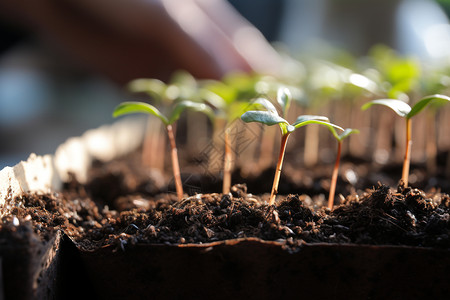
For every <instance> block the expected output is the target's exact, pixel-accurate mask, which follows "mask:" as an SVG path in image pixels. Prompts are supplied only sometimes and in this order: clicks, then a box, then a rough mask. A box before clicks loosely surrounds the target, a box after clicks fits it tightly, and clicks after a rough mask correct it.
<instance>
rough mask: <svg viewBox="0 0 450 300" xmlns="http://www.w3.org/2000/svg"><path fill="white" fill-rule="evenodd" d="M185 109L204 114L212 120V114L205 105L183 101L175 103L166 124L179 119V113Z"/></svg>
mask: <svg viewBox="0 0 450 300" xmlns="http://www.w3.org/2000/svg"><path fill="white" fill-rule="evenodd" d="M186 109H189V110H192V111H197V112H202V113H205V114H206V115H207V116H208V117H209V118H210V119H213V118H214V112H213V111H212V109H211V108H210V107H209V106H207V105H206V104H204V103H198V102H192V101H189V100H184V101H181V102H179V103H177V105H176V106H175V108H174V109H173V111H172V113H171V114H170V117H169V120H168V124H173V123H175V122H176V121H177V120H178V119H179V118H180V115H181V113H182V112H183V111H184V110H186Z"/></svg>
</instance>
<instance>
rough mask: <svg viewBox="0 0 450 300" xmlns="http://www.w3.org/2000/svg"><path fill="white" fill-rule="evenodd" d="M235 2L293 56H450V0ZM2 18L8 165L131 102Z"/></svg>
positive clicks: (1, 100) (118, 88)
mask: <svg viewBox="0 0 450 300" xmlns="http://www.w3.org/2000/svg"><path fill="white" fill-rule="evenodd" d="M180 1H181V0H180ZM229 2H230V3H231V4H232V5H233V6H234V7H235V8H236V9H237V10H238V11H239V12H240V13H241V14H242V15H243V16H244V17H245V18H246V19H247V20H249V21H250V22H251V23H252V24H253V25H254V26H255V27H256V28H258V29H259V30H260V31H261V32H262V33H263V35H264V36H265V37H266V39H267V40H268V41H270V42H272V43H276V44H278V45H282V47H283V49H287V50H288V51H289V53H292V54H293V55H296V54H298V53H314V55H316V56H320V55H326V52H327V51H328V49H330V48H329V46H332V47H336V48H339V49H343V50H346V51H348V52H349V53H351V54H353V55H364V54H366V53H367V51H368V49H370V48H371V46H373V45H374V44H379V43H383V44H385V45H388V46H390V47H392V48H394V49H396V50H398V51H399V52H400V53H402V54H405V55H416V56H417V57H419V58H420V59H422V60H424V61H426V62H428V63H430V64H438V63H439V62H440V61H441V60H443V59H446V58H448V56H449V55H450V25H449V20H448V14H449V12H450V0H440V1H436V0H315V1H309V0H284V1H281V0H258V1H248V0H247V1H244V0H230V1H229ZM256 3H257V4H256ZM255 4H256V5H255ZM30 9H32V8H30ZM1 17H4V16H3V15H2V14H1V13H0V35H1V39H0V141H1V144H0V145H1V146H0V169H1V168H3V167H4V166H11V165H14V164H16V163H18V162H19V161H20V160H25V159H26V158H27V157H28V155H29V154H30V153H31V152H34V153H36V154H40V155H42V154H48V153H53V152H54V151H55V149H56V147H57V146H58V145H59V144H61V143H62V142H64V141H65V140H66V139H67V138H68V137H70V136H79V135H81V134H82V133H83V132H84V131H86V130H87V129H90V128H95V127H98V126H100V125H103V124H106V123H111V122H113V119H112V117H111V113H112V110H113V108H114V107H115V106H116V105H117V104H118V103H119V102H121V101H124V100H127V99H126V94H125V93H124V91H123V87H122V85H121V84H117V83H115V82H114V81H112V80H111V79H110V78H108V77H107V76H104V75H102V74H96V73H92V72H91V71H90V68H89V66H85V65H82V64H80V63H79V62H77V61H76V60H74V59H73V57H71V56H70V55H69V54H68V53H65V52H64V51H62V50H61V49H59V48H58V47H55V45H54V44H51V43H46V42H45V41H43V40H42V39H38V38H36V36H35V35H34V34H33V32H31V31H30V30H26V29H23V28H22V27H21V26H17V24H15V22H14V21H11V20H10V19H8V18H1ZM124 55H126V53H124Z"/></svg>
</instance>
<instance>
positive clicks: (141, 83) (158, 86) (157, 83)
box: [127, 78, 167, 99]
mask: <svg viewBox="0 0 450 300" xmlns="http://www.w3.org/2000/svg"><path fill="white" fill-rule="evenodd" d="M166 87H167V86H166V84H165V83H164V82H162V81H161V80H159V79H146V78H142V79H135V80H133V81H131V82H130V83H129V84H128V85H127V88H128V90H129V91H130V92H132V93H147V94H148V95H150V96H152V97H154V98H156V99H161V98H162V97H163V94H164V92H165V90H166Z"/></svg>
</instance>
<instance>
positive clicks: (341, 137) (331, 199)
mask: <svg viewBox="0 0 450 300" xmlns="http://www.w3.org/2000/svg"><path fill="white" fill-rule="evenodd" d="M329 129H330V131H331V133H332V134H333V136H334V137H335V138H336V140H337V141H338V149H337V155H336V162H335V163H334V168H333V175H332V176H331V184H330V194H329V195H328V208H329V209H332V208H333V203H334V194H335V192H336V183H337V178H338V172H339V171H338V170H339V162H340V160H341V150H342V141H343V140H344V139H345V138H347V137H348V136H349V135H351V134H353V133H359V130H358V129H351V128H346V129H345V130H344V132H342V133H341V134H339V133H337V132H336V130H335V129H334V127H329Z"/></svg>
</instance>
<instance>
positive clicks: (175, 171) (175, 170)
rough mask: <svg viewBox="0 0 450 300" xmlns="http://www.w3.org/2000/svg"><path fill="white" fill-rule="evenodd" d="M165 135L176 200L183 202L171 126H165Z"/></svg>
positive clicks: (178, 165)
mask: <svg viewBox="0 0 450 300" xmlns="http://www.w3.org/2000/svg"><path fill="white" fill-rule="evenodd" d="M167 134H168V136H169V141H170V148H171V156H172V169H173V177H174V180H175V188H176V191H177V196H178V200H179V201H181V200H183V185H182V184H181V175H180V164H179V163H178V151H177V145H176V144H175V135H174V133H173V129H172V125H167Z"/></svg>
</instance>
